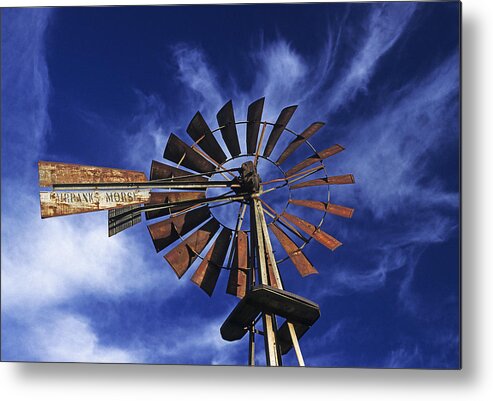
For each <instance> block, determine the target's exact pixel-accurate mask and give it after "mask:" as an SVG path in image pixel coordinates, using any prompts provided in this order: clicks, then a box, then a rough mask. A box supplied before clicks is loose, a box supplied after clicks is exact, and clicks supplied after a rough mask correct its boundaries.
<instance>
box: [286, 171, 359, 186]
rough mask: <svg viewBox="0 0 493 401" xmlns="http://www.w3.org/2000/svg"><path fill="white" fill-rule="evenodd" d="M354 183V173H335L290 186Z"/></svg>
mask: <svg viewBox="0 0 493 401" xmlns="http://www.w3.org/2000/svg"><path fill="white" fill-rule="evenodd" d="M344 184H354V176H353V175H352V174H344V175H335V176H332V177H325V178H317V179H315V180H310V181H305V182H301V183H299V184H294V185H291V186H290V187H289V188H291V189H298V188H306V187H316V186H320V185H344Z"/></svg>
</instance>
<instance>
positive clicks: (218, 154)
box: [187, 111, 226, 164]
mask: <svg viewBox="0 0 493 401" xmlns="http://www.w3.org/2000/svg"><path fill="white" fill-rule="evenodd" d="M187 133H188V135H190V137H191V138H192V139H193V141H194V142H195V143H196V144H197V145H198V146H200V147H201V148H202V150H203V151H204V152H205V153H207V154H208V155H209V156H210V157H211V158H212V159H214V160H215V161H216V162H218V163H219V164H222V163H224V162H225V161H226V155H225V153H224V152H223V150H222V148H221V146H219V144H218V143H217V141H216V138H214V135H213V134H212V132H211V129H210V128H209V126H208V125H207V123H206V122H205V120H204V117H203V116H202V114H200V112H199V111H198V112H197V113H196V114H195V116H194V117H193V118H192V121H190V124H189V125H188V128H187Z"/></svg>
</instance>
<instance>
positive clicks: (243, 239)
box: [226, 231, 248, 298]
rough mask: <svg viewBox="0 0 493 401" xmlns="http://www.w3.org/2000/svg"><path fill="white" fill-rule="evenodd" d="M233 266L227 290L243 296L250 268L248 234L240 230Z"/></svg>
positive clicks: (229, 292)
mask: <svg viewBox="0 0 493 401" xmlns="http://www.w3.org/2000/svg"><path fill="white" fill-rule="evenodd" d="M233 246H234V252H235V253H234V258H233V266H232V267H231V270H230V272H229V280H228V286H227V289H226V292H227V293H228V294H231V295H234V296H236V297H238V298H243V297H244V296H245V294H246V287H247V271H248V270H247V269H248V234H247V233H246V232H245V231H238V237H237V239H236V241H235V243H234V244H233Z"/></svg>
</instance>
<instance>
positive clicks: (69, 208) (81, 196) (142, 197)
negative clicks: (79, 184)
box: [39, 189, 151, 219]
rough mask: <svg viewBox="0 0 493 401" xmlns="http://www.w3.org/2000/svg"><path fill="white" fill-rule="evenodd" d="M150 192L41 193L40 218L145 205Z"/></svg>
mask: <svg viewBox="0 0 493 401" xmlns="http://www.w3.org/2000/svg"><path fill="white" fill-rule="evenodd" d="M150 197H151V194H150V190H139V189H132V190H117V191H103V190H101V191H79V192H68V191H50V192H45V191H41V192H40V193H39V199H40V204H41V218H43V219H44V218H48V217H55V216H65V215H69V214H78V213H87V212H95V211H99V210H107V209H118V208H122V207H126V206H129V205H139V204H143V203H147V202H148V201H149V199H150Z"/></svg>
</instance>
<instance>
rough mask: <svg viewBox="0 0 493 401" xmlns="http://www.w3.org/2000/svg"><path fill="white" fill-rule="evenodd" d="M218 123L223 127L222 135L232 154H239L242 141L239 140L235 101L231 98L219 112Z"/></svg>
mask: <svg viewBox="0 0 493 401" xmlns="http://www.w3.org/2000/svg"><path fill="white" fill-rule="evenodd" d="M216 117H217V123H218V124H219V126H220V127H222V128H221V135H222V137H223V139H224V143H225V144H226V146H227V147H228V150H229V153H231V156H233V157H234V156H238V155H239V154H240V153H241V149H240V142H239V141H238V132H237V131H236V124H235V115H234V111H233V102H232V101H231V100H230V101H229V102H228V103H226V104H225V105H224V106H223V108H222V109H221V110H219V112H218V113H217V116H216Z"/></svg>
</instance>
